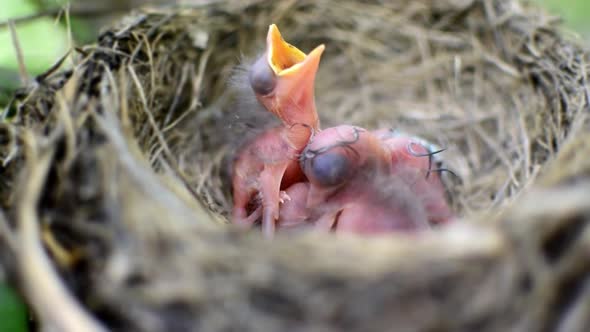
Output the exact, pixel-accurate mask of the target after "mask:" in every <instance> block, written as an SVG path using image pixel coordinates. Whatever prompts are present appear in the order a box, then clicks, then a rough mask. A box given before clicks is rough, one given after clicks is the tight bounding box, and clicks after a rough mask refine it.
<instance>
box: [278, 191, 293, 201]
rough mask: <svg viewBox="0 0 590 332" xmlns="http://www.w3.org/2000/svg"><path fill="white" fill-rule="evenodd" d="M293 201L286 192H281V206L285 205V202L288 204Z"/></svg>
mask: <svg viewBox="0 0 590 332" xmlns="http://www.w3.org/2000/svg"><path fill="white" fill-rule="evenodd" d="M290 200H291V196H289V194H287V192H286V191H284V190H281V192H280V193H279V202H280V203H281V204H285V202H288V201H290Z"/></svg>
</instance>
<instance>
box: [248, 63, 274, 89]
mask: <svg viewBox="0 0 590 332" xmlns="http://www.w3.org/2000/svg"><path fill="white" fill-rule="evenodd" d="M249 80H250V85H251V86H252V90H254V92H255V93H257V94H259V95H263V96H266V95H269V94H270V93H272V92H273V90H274V89H275V87H276V86H277V77H276V75H275V73H274V72H273V70H272V68H271V67H270V65H269V64H268V63H267V61H266V58H265V57H264V56H263V57H260V58H259V59H258V60H257V61H256V62H255V63H254V64H253V65H252V68H251V69H250V75H249Z"/></svg>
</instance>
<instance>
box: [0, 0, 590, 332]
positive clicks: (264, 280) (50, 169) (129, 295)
mask: <svg viewBox="0 0 590 332" xmlns="http://www.w3.org/2000/svg"><path fill="white" fill-rule="evenodd" d="M271 22H274V23H277V24H278V25H279V26H280V27H281V30H282V31H284V34H285V37H286V38H287V39H288V40H289V41H290V42H291V43H293V44H294V45H297V46H300V48H301V49H303V50H305V51H307V50H310V49H312V48H313V47H314V46H316V45H317V44H320V43H325V44H326V46H327V50H326V53H325V54H324V56H323V59H322V63H321V66H320V72H319V73H318V80H317V83H316V96H317V97H316V99H317V104H318V110H319V112H320V115H321V117H322V125H323V126H324V127H328V126H331V125H335V124H341V123H349V124H356V125H360V126H364V127H367V128H380V127H397V128H400V129H402V130H404V131H407V132H409V133H413V134H417V135H420V136H423V137H424V138H426V139H428V140H431V141H433V142H435V143H437V144H438V145H440V146H443V147H446V148H448V150H447V151H445V155H444V159H445V161H446V162H447V163H448V164H449V167H450V168H452V169H453V170H454V171H455V172H456V173H457V174H458V175H459V176H460V178H461V181H460V182H453V183H452V185H451V188H450V190H451V192H452V197H453V204H454V207H455V209H456V210H457V211H459V212H460V213H461V215H462V216H463V217H464V219H465V220H466V222H465V224H463V223H461V224H459V225H457V226H455V227H452V228H450V229H448V230H445V231H443V232H441V233H440V234H438V233H437V234H431V235H427V236H425V237H423V238H419V239H411V240H408V239H405V238H403V237H397V236H395V235H394V236H393V238H386V239H378V240H377V239H375V240H367V239H357V238H339V239H337V240H336V239H334V238H325V237H324V236H322V235H317V234H308V235H304V236H301V237H296V238H288V239H282V240H281V241H276V242H273V243H268V242H264V241H261V240H260V236H259V235H258V234H254V233H251V234H243V233H241V232H237V231H235V230H233V229H231V228H229V227H228V226H227V225H226V223H225V218H226V216H227V214H228V212H229V207H230V202H231V200H230V197H229V186H228V173H227V162H228V158H229V156H231V154H232V153H233V152H234V150H235V147H236V142H237V141H239V140H240V139H241V138H243V136H244V135H245V134H246V131H247V129H248V128H249V127H248V126H249V125H250V124H248V123H246V124H245V125H244V124H243V123H242V124H240V125H242V126H240V125H236V126H229V124H232V123H234V122H235V112H232V110H235V107H236V102H235V97H236V94H237V92H236V91H234V90H232V89H230V88H229V87H228V83H227V82H228V81H229V80H230V79H231V77H232V75H234V73H235V68H236V66H237V65H238V64H239V61H240V58H241V56H242V55H246V56H253V55H255V54H256V53H257V52H258V51H257V50H259V49H261V45H262V42H263V37H264V34H265V31H266V29H267V27H268V24H269V23H271ZM554 23H555V22H554V21H553V20H552V19H551V18H550V17H548V16H547V15H546V14H544V13H543V12H541V11H538V10H536V9H535V8H532V7H528V6H526V5H525V4H523V3H520V2H518V1H513V0H503V1H502V0H482V1H426V0H424V1H405V0H398V1H387V2H382V1H367V2H365V3H362V4H361V3H359V2H357V1H338V2H314V1H298V2H294V1H278V2H272V3H271V2H264V1H243V2H239V3H238V2H231V1H227V2H225V1H220V2H214V3H212V4H205V5H195V8H184V9H179V8H174V9H161V8H160V9H145V10H142V11H138V12H136V13H134V14H132V15H130V16H129V17H128V18H127V19H125V20H124V21H122V22H120V24H119V25H117V26H115V27H113V28H109V29H107V30H106V31H105V32H104V33H102V34H101V37H100V38H99V41H98V43H97V45H90V46H87V47H85V48H84V49H83V51H82V52H81V54H80V55H79V57H78V59H77V61H78V65H77V67H76V68H75V70H73V71H69V72H65V73H55V74H49V75H47V77H42V78H39V79H38V80H37V84H36V86H34V87H31V88H28V89H24V90H23V91H20V92H19V93H18V94H17V96H16V97H15V100H14V102H13V104H12V107H13V109H12V110H11V114H13V115H12V117H11V118H10V121H8V122H5V123H3V124H2V127H1V128H2V131H1V133H2V137H3V138H4V139H3V140H2V143H3V145H2V146H3V148H2V151H1V152H2V157H3V161H4V163H3V165H4V166H3V170H4V174H5V175H4V176H2V183H1V187H0V188H1V191H0V198H1V201H2V206H3V207H4V209H5V210H6V212H7V213H6V214H7V218H6V219H7V220H8V221H9V222H11V225H12V227H8V228H7V229H5V230H4V231H3V233H2V234H4V235H5V238H6V239H8V240H6V241H4V243H5V244H7V247H8V249H10V250H11V252H13V253H14V257H13V263H14V265H10V264H5V265H6V266H8V271H9V272H11V273H12V275H13V277H14V280H15V282H18V284H19V285H21V289H22V290H23V291H24V293H25V294H26V297H27V300H28V301H29V302H30V303H31V305H32V307H33V309H34V310H35V313H36V314H37V316H38V318H39V320H40V322H41V323H42V324H44V325H46V326H57V327H58V328H61V329H63V330H75V331H82V330H88V331H90V330H98V329H101V328H102V327H104V326H106V327H108V328H110V329H115V330H130V329H131V330H142V331H160V330H205V331H227V330H232V329H236V328H237V327H239V330H241V331H277V330H282V331H302V330H317V331H339V330H342V329H346V330H348V331H357V330H358V331H382V330H389V329H392V328H395V330H413V331H421V330H424V331H427V330H433V329H438V330H452V331H457V330H459V331H460V330H467V331H469V330H482V331H497V330H502V331H505V330H507V329H517V330H518V329H522V330H530V331H535V330H543V329H549V330H550V329H553V328H556V329H557V328H561V329H566V330H568V331H574V330H576V329H577V330H580V331H583V330H584V328H585V327H587V326H588V322H587V318H584V316H583V314H581V312H583V308H584V307H585V306H587V304H588V298H589V295H588V292H589V291H588V287H584V282H583V281H584V280H586V278H587V276H588V275H590V271H588V268H587V267H585V264H584V261H585V260H584V254H583V252H587V249H588V247H589V243H588V236H587V232H588V231H587V230H586V229H587V227H586V224H587V223H588V219H589V216H590V204H589V203H588V202H587V200H586V199H584V198H585V193H586V192H588V191H587V190H590V189H589V188H590V184H589V183H588V182H586V179H587V175H588V174H589V170H590V164H589V163H588V161H587V160H586V158H583V157H580V156H583V155H587V154H585V153H584V151H585V150H587V149H588V146H589V145H588V144H585V142H588V137H590V135H589V134H588V121H587V112H588V106H587V103H588V93H587V91H588V89H587V86H586V80H587V76H586V68H587V65H586V63H587V60H588V54H587V53H586V52H585V50H583V49H582V48H580V47H579V46H577V45H576V44H575V43H573V42H571V41H569V40H567V39H565V38H563V37H562V34H561V33H560V32H559V31H558V30H557V29H558V27H556V26H554ZM546 164H547V166H545V165H546ZM451 180H452V179H451ZM535 184H536V186H535ZM529 187H532V188H533V191H532V193H530V194H529V193H528V190H529ZM534 188H545V189H536V190H535V189H534ZM195 197H197V198H198V199H195ZM19 240H20V241H23V243H25V245H23V246H22V248H21V247H19V246H18V245H16V244H15V243H17V242H18V241H19ZM52 243H53V244H52ZM11 244H12V245H11ZM40 244H44V245H45V249H46V251H43V250H42V248H41V246H40ZM47 253H48V254H49V256H50V258H51V260H49V261H47V264H45V265H43V264H41V263H39V265H35V264H33V263H31V262H32V261H35V260H32V259H26V257H35V258H38V259H41V258H45V259H47V257H46V255H47ZM310 257H313V259H311V260H310V259H309V258H310ZM7 261H10V259H9V258H8V259H7ZM351 261H354V262H361V263H359V264H354V265H351V264H350V262H351ZM11 266H12V268H11ZM53 269H57V271H58V272H59V273H55V271H54V270H53ZM42 280H48V282H47V283H44V282H41V281H42ZM40 285H41V286H42V287H41V286H40ZM63 285H67V288H63V287H61V288H60V287H58V286H63ZM48 294H52V295H53V296H52V298H54V299H55V301H56V303H57V304H62V305H63V306H64V307H67V308H69V309H68V312H74V313H75V314H71V317H72V318H71V319H65V318H64V317H65V316H68V315H64V312H56V311H54V310H51V309H52V307H56V305H55V303H53V304H51V303H47V302H46V301H44V299H46V298H47V296H48ZM351 299H354V301H351ZM400 303H403V305H400ZM580 308H582V309H580Z"/></svg>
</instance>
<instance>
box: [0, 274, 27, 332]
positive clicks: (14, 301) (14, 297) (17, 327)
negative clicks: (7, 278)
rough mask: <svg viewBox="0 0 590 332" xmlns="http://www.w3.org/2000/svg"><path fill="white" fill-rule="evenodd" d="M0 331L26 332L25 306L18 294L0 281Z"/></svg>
mask: <svg viewBox="0 0 590 332" xmlns="http://www.w3.org/2000/svg"><path fill="white" fill-rule="evenodd" d="M0 331H2V332H27V331H28V325H27V307H26V305H25V304H24V303H23V301H21V299H20V298H19V296H18V294H16V292H15V291H14V290H13V289H12V288H10V287H9V286H8V285H6V284H4V283H0Z"/></svg>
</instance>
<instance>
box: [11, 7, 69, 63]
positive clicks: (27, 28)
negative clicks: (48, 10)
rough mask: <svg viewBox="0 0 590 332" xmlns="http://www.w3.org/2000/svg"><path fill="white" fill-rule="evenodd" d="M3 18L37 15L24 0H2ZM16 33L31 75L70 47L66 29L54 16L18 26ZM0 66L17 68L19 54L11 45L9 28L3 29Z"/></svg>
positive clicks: (52, 61)
mask: <svg viewBox="0 0 590 332" xmlns="http://www.w3.org/2000/svg"><path fill="white" fill-rule="evenodd" d="M0 2H1V4H0V20H2V21H4V20H7V19H10V18H16V17H21V16H26V15H30V14H34V13H35V12H36V10H35V7H34V6H33V5H32V4H31V3H30V2H29V1H25V0H0ZM16 32H17V36H18V40H19V42H20V45H21V48H22V50H23V55H24V58H25V65H26V67H27V70H28V71H29V73H31V74H38V73H41V72H43V71H44V70H46V69H47V68H48V67H50V66H51V65H52V64H53V63H54V62H55V61H56V60H57V59H59V58H60V57H61V56H62V55H64V54H65V52H66V51H67V49H68V37H67V33H66V31H65V29H64V28H63V27H62V26H60V25H59V24H57V23H56V22H54V21H53V19H51V18H39V19H36V20H33V21H31V22H26V23H22V24H18V25H16ZM0 45H2V46H1V47H0V67H4V68H13V69H16V68H18V62H17V59H16V53H15V50H14V47H12V39H11V36H10V30H9V29H7V28H4V29H0Z"/></svg>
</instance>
